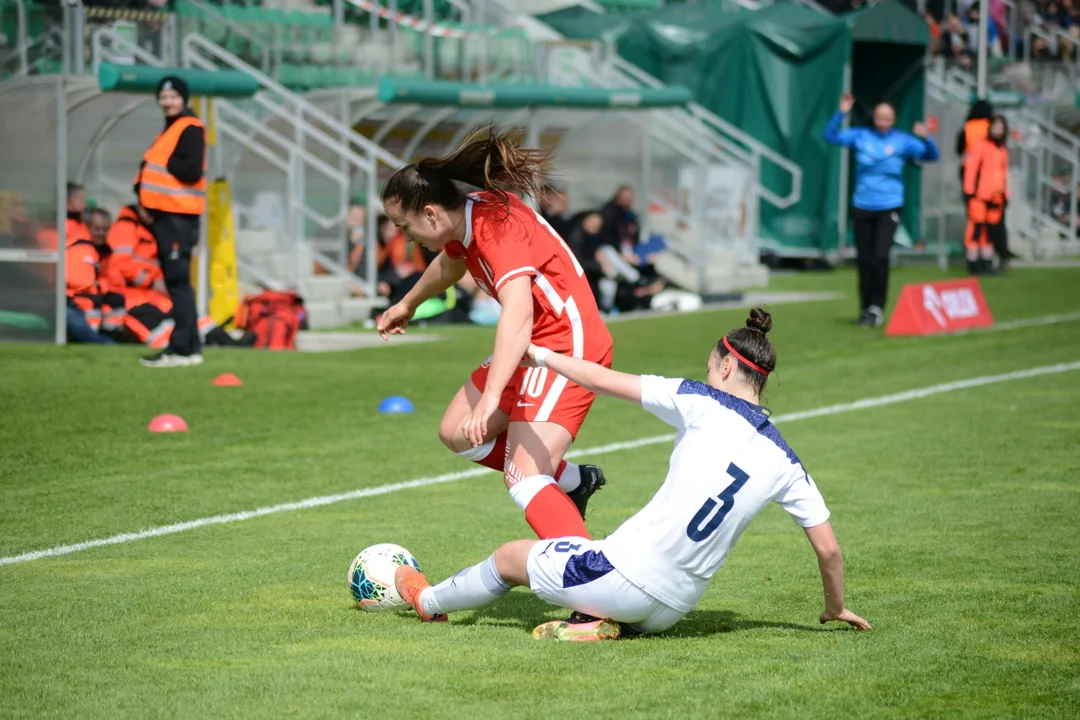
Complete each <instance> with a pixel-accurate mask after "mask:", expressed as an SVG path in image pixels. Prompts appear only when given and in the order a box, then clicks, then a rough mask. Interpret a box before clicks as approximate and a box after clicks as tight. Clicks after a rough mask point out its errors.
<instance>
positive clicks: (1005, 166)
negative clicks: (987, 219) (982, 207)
mask: <svg viewBox="0 0 1080 720" xmlns="http://www.w3.org/2000/svg"><path fill="white" fill-rule="evenodd" d="M964 194H965V195H969V196H971V197H973V198H975V199H976V200H981V201H982V202H992V203H999V204H1000V203H1001V202H1003V201H1004V200H1007V199H1008V198H1009V150H1008V148H1006V147H1005V146H1004V145H998V144H997V143H995V142H993V141H992V140H989V139H984V140H981V141H979V142H978V143H975V144H974V145H972V147H971V153H970V154H969V155H968V162H967V165H965V166H964Z"/></svg>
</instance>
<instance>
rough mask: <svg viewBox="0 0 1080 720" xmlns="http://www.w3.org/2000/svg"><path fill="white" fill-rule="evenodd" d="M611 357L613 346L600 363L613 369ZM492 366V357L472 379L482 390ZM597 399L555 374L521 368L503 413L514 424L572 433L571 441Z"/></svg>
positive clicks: (501, 403) (501, 404)
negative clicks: (548, 425)
mask: <svg viewBox="0 0 1080 720" xmlns="http://www.w3.org/2000/svg"><path fill="white" fill-rule="evenodd" d="M611 355H612V352H611V346H610V345H609V346H608V349H607V352H605V353H604V356H603V357H602V358H600V359H599V360H597V361H596V362H598V363H599V364H601V365H603V366H604V367H606V368H610V367H611ZM490 366H491V358H490V357H489V358H488V359H487V360H485V361H484V364H483V365H481V366H480V367H478V368H476V370H474V371H473V374H472V376H471V378H470V379H471V380H472V383H473V385H475V386H476V387H477V388H478V389H480V390H483V389H484V385H486V384H487V374H488V368H489V367H490ZM595 399H596V393H593V392H589V391H588V390H586V389H585V388H583V387H581V386H580V385H578V384H576V383H572V382H570V381H569V380H567V379H566V378H564V377H563V376H562V375H559V374H558V373H556V372H555V371H554V370H549V369H547V368H522V367H519V368H518V369H517V372H515V373H514V376H513V377H512V378H511V379H510V382H509V383H508V384H507V386H506V389H505V390H503V394H502V399H501V400H499V409H500V410H502V411H503V412H505V413H508V414H509V415H510V422H553V423H555V424H556V425H561V426H562V427H564V428H566V429H567V430H569V431H570V435H571V437H573V438H575V439H576V438H577V434H578V430H580V429H581V425H582V423H584V422H585V416H586V415H588V414H589V408H590V407H592V404H593V400H595Z"/></svg>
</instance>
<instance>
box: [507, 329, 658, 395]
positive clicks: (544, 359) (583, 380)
mask: <svg viewBox="0 0 1080 720" xmlns="http://www.w3.org/2000/svg"><path fill="white" fill-rule="evenodd" d="M525 361H526V364H527V365H528V366H529V367H547V368H550V369H552V370H554V371H555V372H557V373H559V374H560V375H562V376H564V377H565V378H567V379H568V380H570V381H571V382H575V383H577V384H578V385H580V386H581V387H583V388H585V389H586V390H588V391H590V392H595V393H599V394H601V395H610V396H611V397H615V398H619V399H620V400H629V401H630V402H633V403H638V404H640V403H641V377H640V376H638V375H631V374H630V373H624V372H618V371H617V370H609V369H607V368H606V367H604V366H603V365H598V364H596V363H593V362H589V361H588V360H579V359H578V358H573V357H567V356H566V355H560V354H559V353H557V352H551V351H550V350H548V349H547V348H541V347H537V346H536V345H531V344H530V345H529V348H528V351H527V352H526V354H525Z"/></svg>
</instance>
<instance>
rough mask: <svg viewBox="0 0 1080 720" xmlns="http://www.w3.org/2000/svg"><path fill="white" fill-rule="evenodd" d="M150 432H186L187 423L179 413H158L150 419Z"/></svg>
mask: <svg viewBox="0 0 1080 720" xmlns="http://www.w3.org/2000/svg"><path fill="white" fill-rule="evenodd" d="M147 430H149V431H150V432H155V433H160V432H187V423H186V422H184V418H182V417H180V416H179V415H158V416H157V417H155V418H154V419H153V420H151V421H150V426H149V427H148V428H147Z"/></svg>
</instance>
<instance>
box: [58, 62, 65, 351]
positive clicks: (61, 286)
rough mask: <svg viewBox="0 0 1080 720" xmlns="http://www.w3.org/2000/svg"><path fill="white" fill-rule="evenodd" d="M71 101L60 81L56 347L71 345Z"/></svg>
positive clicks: (61, 79)
mask: <svg viewBox="0 0 1080 720" xmlns="http://www.w3.org/2000/svg"><path fill="white" fill-rule="evenodd" d="M66 250H67V101H66V98H65V96H64V78H63V77H58V78H56V344H57V345H64V344H65V343H67V282H66V280H65V277H66V276H65V268H64V264H65V260H66V257H65V255H66V253H65V251H66Z"/></svg>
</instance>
